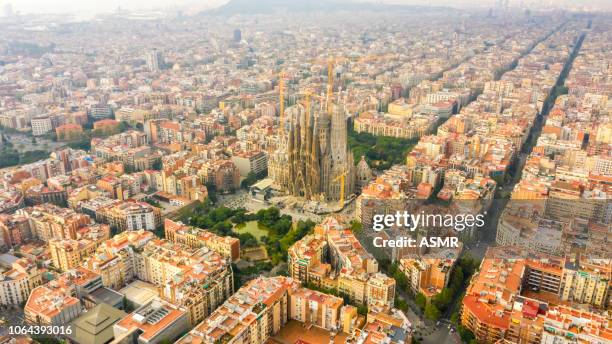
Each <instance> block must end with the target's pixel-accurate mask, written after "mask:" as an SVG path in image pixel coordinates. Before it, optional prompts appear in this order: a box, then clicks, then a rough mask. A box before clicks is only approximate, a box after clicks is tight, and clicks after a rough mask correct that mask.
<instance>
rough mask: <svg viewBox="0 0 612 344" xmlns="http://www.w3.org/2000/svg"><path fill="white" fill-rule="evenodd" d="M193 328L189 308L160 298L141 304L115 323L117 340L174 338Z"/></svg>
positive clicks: (150, 342) (148, 342) (145, 342)
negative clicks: (188, 313)
mask: <svg viewBox="0 0 612 344" xmlns="http://www.w3.org/2000/svg"><path fill="white" fill-rule="evenodd" d="M188 329H189V319H188V316H187V310H185V309H184V308H182V307H179V306H176V305H174V304H172V303H169V302H165V301H163V300H160V299H154V300H152V301H151V302H149V303H147V304H145V305H143V306H141V307H139V308H138V309H136V310H135V311H134V312H132V313H130V314H128V315H127V316H126V317H125V318H123V319H121V320H119V322H117V323H116V324H115V325H113V333H114V337H115V339H114V341H113V343H121V344H123V343H126V344H127V343H139V344H158V343H165V342H172V341H174V340H175V339H177V338H178V337H179V336H180V335H181V334H183V333H184V332H185V331H187V330H188Z"/></svg>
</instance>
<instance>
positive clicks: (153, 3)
mask: <svg viewBox="0 0 612 344" xmlns="http://www.w3.org/2000/svg"><path fill="white" fill-rule="evenodd" d="M227 1H229V0H0V6H4V5H5V4H11V5H12V6H13V10H14V11H20V12H21V13H58V12H71V13H99V12H111V11H114V10H115V9H117V7H121V8H124V9H132V10H133V9H142V8H145V9H149V8H159V7H176V6H185V5H192V4H198V5H202V7H205V6H210V7H214V6H218V5H220V4H223V3H225V2H227Z"/></svg>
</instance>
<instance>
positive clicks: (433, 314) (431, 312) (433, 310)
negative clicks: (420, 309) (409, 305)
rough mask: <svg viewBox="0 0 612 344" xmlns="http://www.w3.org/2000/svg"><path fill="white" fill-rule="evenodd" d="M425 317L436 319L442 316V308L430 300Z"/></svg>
mask: <svg viewBox="0 0 612 344" xmlns="http://www.w3.org/2000/svg"><path fill="white" fill-rule="evenodd" d="M425 318H427V319H429V320H433V321H436V320H438V319H439V318H440V310H439V309H438V307H436V306H435V305H434V304H433V302H430V303H429V304H427V306H425Z"/></svg>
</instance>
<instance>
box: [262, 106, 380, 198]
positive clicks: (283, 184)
mask: <svg viewBox="0 0 612 344" xmlns="http://www.w3.org/2000/svg"><path fill="white" fill-rule="evenodd" d="M286 114H287V115H288V116H287V121H286V122H287V123H286V126H285V128H287V125H288V128H287V129H286V130H285V131H286V133H285V134H284V135H280V144H279V147H278V149H277V150H276V151H275V152H274V153H272V154H271V155H270V160H269V161H268V172H269V175H270V177H271V178H272V179H273V181H274V183H275V187H277V188H279V189H281V190H283V191H284V192H285V193H287V194H290V195H293V196H297V197H303V198H305V199H308V200H317V201H324V202H331V201H338V200H339V199H340V197H341V183H342V181H344V195H346V196H345V197H348V195H351V194H353V193H354V192H355V179H356V174H357V173H356V172H357V171H356V166H355V162H354V159H353V154H352V152H351V151H350V150H349V149H348V144H347V135H348V133H347V121H346V112H345V109H344V106H342V105H339V104H334V105H332V106H331V107H330V111H325V110H322V111H320V112H318V113H316V114H313V113H312V112H311V111H309V107H304V106H303V105H301V104H298V105H295V106H292V107H291V108H289V109H287V112H286ZM363 163H364V164H365V161H363ZM360 165H362V164H360ZM365 168H367V169H368V172H369V167H367V164H365Z"/></svg>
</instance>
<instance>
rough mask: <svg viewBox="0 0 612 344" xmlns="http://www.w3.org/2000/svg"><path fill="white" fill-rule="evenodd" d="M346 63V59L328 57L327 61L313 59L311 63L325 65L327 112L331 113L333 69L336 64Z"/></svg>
mask: <svg viewBox="0 0 612 344" xmlns="http://www.w3.org/2000/svg"><path fill="white" fill-rule="evenodd" d="M346 61H348V59H347V58H346V57H329V58H327V59H315V60H312V61H311V63H314V64H321V65H325V64H327V95H326V98H325V101H326V104H327V111H331V107H332V98H333V96H334V68H335V67H336V64H337V63H344V62H346Z"/></svg>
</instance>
